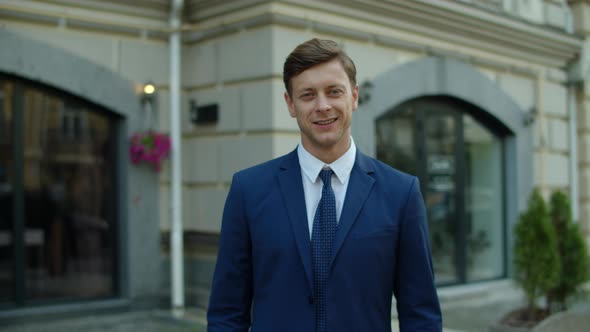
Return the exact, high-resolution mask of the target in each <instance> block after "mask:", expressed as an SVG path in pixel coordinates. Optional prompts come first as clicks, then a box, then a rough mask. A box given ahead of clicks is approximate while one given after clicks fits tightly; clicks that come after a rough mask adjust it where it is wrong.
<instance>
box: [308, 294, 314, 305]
mask: <svg viewBox="0 0 590 332" xmlns="http://www.w3.org/2000/svg"><path fill="white" fill-rule="evenodd" d="M307 301H308V302H309V304H313V296H311V295H310V296H309V298H308V299H307Z"/></svg>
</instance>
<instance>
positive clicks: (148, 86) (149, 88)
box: [141, 82, 156, 104]
mask: <svg viewBox="0 0 590 332" xmlns="http://www.w3.org/2000/svg"><path fill="white" fill-rule="evenodd" d="M155 93H156V86H155V85H154V83H152V82H147V83H145V84H144V85H143V89H142V93H141V103H142V104H145V103H152V102H153V101H154V95H155Z"/></svg>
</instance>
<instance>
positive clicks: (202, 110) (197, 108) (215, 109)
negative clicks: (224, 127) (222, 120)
mask: <svg viewBox="0 0 590 332" xmlns="http://www.w3.org/2000/svg"><path fill="white" fill-rule="evenodd" d="M189 115H190V119H191V122H192V123H193V124H195V125H212V124H216V123H217V121H218V120H219V105H218V104H206V105H198V104H197V101H196V100H194V99H191V100H189Z"/></svg>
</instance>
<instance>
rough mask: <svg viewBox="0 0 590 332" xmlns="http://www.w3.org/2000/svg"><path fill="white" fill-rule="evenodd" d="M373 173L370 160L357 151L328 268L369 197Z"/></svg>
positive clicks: (373, 181) (373, 180)
mask: <svg viewBox="0 0 590 332" xmlns="http://www.w3.org/2000/svg"><path fill="white" fill-rule="evenodd" d="M373 172H374V170H373V167H372V164H371V162H370V159H369V158H368V157H367V156H365V155H364V154H362V153H360V152H358V151H357V155H356V160H355V163H354V167H353V168H352V171H351V172H350V179H349V183H348V189H347V190H346V197H345V198H344V204H343V206H342V213H341V214H340V222H339V223H338V229H337V230H336V238H335V239H334V248H333V252H332V260H331V261H330V268H331V267H332V264H333V263H334V260H335V259H336V256H337V255H338V251H339V250H340V248H341V247H342V244H343V243H344V240H345V239H346V235H347V234H348V232H349V231H350V228H351V227H352V225H353V224H354V222H355V221H356V219H357V216H358V214H359V212H360V210H361V208H362V207H363V205H364V204H365V201H366V200H367V198H368V197H369V193H370V192H371V189H372V188H373V184H374V183H375V179H374V178H373V177H372V176H371V175H370V174H372V173H373Z"/></svg>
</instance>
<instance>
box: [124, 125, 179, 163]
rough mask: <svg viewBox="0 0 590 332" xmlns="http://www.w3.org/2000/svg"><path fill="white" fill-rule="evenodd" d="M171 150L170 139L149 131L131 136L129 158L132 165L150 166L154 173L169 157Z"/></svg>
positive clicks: (162, 134) (165, 135)
mask: <svg viewBox="0 0 590 332" xmlns="http://www.w3.org/2000/svg"><path fill="white" fill-rule="evenodd" d="M171 148H172V145H171V143H170V137H169V136H168V135H167V134H164V133H159V132H157V131H152V130H149V131H146V132H143V133H136V134H134V135H133V136H131V140H130V145H129V157H130V158H131V162H132V163H133V164H135V165H137V164H139V163H141V162H145V163H148V164H152V166H153V167H154V169H155V171H156V172H159V171H160V168H161V164H162V162H163V161H164V160H166V158H168V156H169V155H170V149H171Z"/></svg>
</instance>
